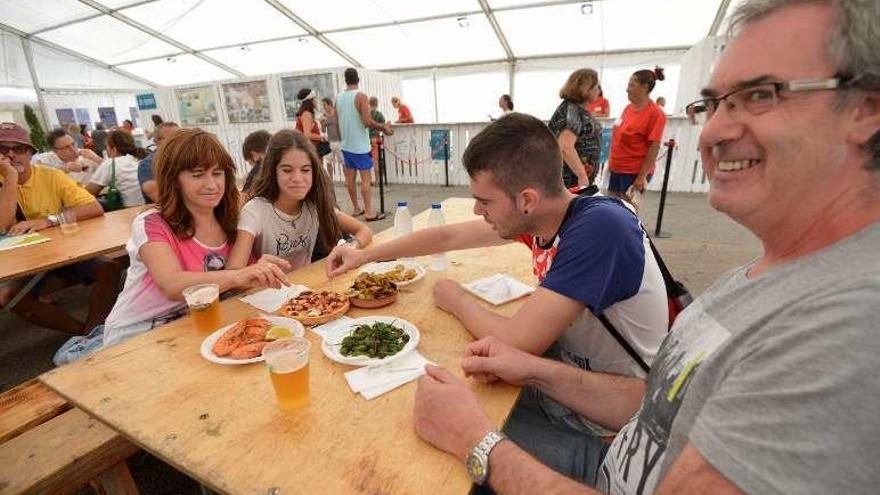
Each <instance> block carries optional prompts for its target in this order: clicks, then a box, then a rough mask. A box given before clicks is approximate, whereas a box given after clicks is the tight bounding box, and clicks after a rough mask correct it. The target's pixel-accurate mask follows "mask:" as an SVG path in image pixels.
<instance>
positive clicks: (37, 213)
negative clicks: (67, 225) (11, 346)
mask: <svg viewBox="0 0 880 495" xmlns="http://www.w3.org/2000/svg"><path fill="white" fill-rule="evenodd" d="M35 151H37V149H36V148H35V147H34V146H33V144H31V140H30V137H29V136H28V132H27V131H26V130H25V129H24V128H23V127H21V126H19V125H17V124H13V123H10V122H4V123H2V124H0V176H2V177H0V179H2V184H0V231H4V232H6V233H7V234H8V235H20V234H27V233H30V232H36V231H39V230H43V229H47V228H49V227H54V226H56V225H58V224H59V223H60V220H59V217H58V215H59V214H60V213H61V211H62V210H63V209H65V208H69V209H71V210H73V212H74V213H75V214H76V218H77V219H79V220H86V219H89V218H93V217H97V216H101V215H103V214H104V210H103V209H101V205H99V204H98V201H97V200H95V198H94V196H92V195H91V194H89V193H88V191H86V190H85V189H83V188H82V187H80V186H79V185H78V184H77V183H76V182H74V181H73V180H72V179H71V178H70V177H68V176H66V175H65V174H64V173H63V172H62V171H60V170H57V169H53V168H49V167H46V166H43V165H34V164H32V163H31V155H32V154H33V153H34V152H35ZM121 274H122V268H121V266H119V264H118V263H115V262H113V261H111V260H109V259H104V258H99V259H96V260H90V261H85V262H82V263H76V264H73V265H68V266H65V267H63V268H59V269H56V270H53V271H51V272H49V274H48V275H47V277H46V278H45V279H44V280H42V281H40V284H38V286H37V287H35V289H34V290H33V291H32V293H30V294H26V295H25V296H24V297H22V299H21V300H20V301H19V302H18V304H17V305H16V306H15V307H14V308H13V312H15V313H16V314H18V315H19V316H21V317H23V318H25V319H27V320H29V321H31V322H32V323H35V324H37V325H40V326H43V327H46V328H51V329H53V330H59V331H62V332H67V333H72V334H82V333H84V332H85V331H86V330H88V329H91V328H93V327H94V326H95V325H97V324H99V323H101V322H103V321H104V318H106V317H107V314H108V313H109V312H110V309H111V308H112V307H113V303H114V301H115V299H116V295H117V294H118V292H119V278H120V276H121ZM92 282H94V287H93V289H92V292H91V295H90V303H89V312H88V316H87V318H86V321H85V322H81V321H79V320H77V319H75V318H73V317H72V316H70V315H69V314H67V313H66V312H65V311H63V310H62V309H60V308H57V307H55V306H54V305H52V304H49V303H47V302H45V301H41V300H40V298H39V297H37V296H47V295H48V294H50V293H51V292H53V291H54V290H58V289H61V288H63V287H67V286H70V285H74V284H90V283H92ZM23 286H24V283H23V282H21V281H18V280H16V281H14V282H12V283H8V284H5V285H0V307H4V306H6V305H7V304H9V303H10V301H12V299H13V298H14V297H15V295H16V294H17V293H18V292H19V291H20V290H21V289H22V287H23Z"/></svg>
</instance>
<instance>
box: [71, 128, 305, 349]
mask: <svg viewBox="0 0 880 495" xmlns="http://www.w3.org/2000/svg"><path fill="white" fill-rule="evenodd" d="M155 167H156V181H157V183H158V188H159V199H158V201H157V202H156V205H155V207H154V208H148V209H146V210H144V212H143V213H141V214H140V215H138V216H137V217H135V219H134V222H133V223H132V232H131V239H129V241H128V243H127V244H126V246H125V248H126V250H127V251H128V257H129V259H130V260H131V265H130V266H129V268H128V272H127V273H126V279H125V287H124V288H123V289H122V293H121V294H120V295H119V298H118V299H117V300H116V304H114V306H113V309H112V310H111V311H110V315H109V316H108V317H107V320H106V322H105V324H104V325H98V326H97V327H95V328H94V329H93V330H92V331H91V333H89V335H87V336H82V337H73V338H72V339H70V340H68V341H67V342H66V343H65V344H64V345H63V346H62V347H61V349H59V350H58V352H57V353H56V354H55V359H54V361H55V364H58V365H61V364H64V363H68V362H72V361H75V360H77V359H80V358H82V357H83V356H85V355H87V354H89V353H90V352H92V351H94V350H96V349H98V348H100V347H101V346H102V345H103V346H111V345H115V344H118V343H120V342H122V341H124V340H126V339H128V338H131V337H133V336H135V335H138V334H141V333H143V332H147V331H149V330H152V329H153V328H155V327H157V326H159V325H162V324H164V323H166V322H168V321H171V320H173V319H175V318H178V317H180V316H181V315H183V314H184V313H185V311H186V304H185V302H184V298H183V294H182V292H183V290H184V289H185V288H187V287H190V286H193V285H198V284H217V285H219V286H220V291H221V292H223V291H225V290H227V289H232V288H238V287H267V286H268V287H274V288H279V287H281V286H282V285H289V283H288V282H287V280H286V277H285V275H284V272H283V271H282V270H281V269H280V268H279V267H278V266H277V265H274V264H271V263H257V264H254V265H251V266H248V267H246V268H240V269H237V270H231V269H229V267H228V263H227V260H228V258H229V252H230V249H231V244H232V241H234V239H235V235H236V225H237V223H238V205H239V204H240V200H239V193H238V189H236V187H235V164H234V163H233V161H232V158H231V157H230V156H229V154H228V153H226V150H225V149H224V148H223V145H222V144H220V141H218V140H217V138H216V137H215V136H214V135H213V134H209V133H207V132H205V131H202V130H201V129H181V130H179V131H177V132H176V133H174V135H173V136H172V137H171V138H169V139H168V141H167V142H166V143H165V146H164V147H163V148H162V150H161V151H159V153H158V154H157V155H156V161H155Z"/></svg>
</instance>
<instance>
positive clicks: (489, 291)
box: [462, 273, 535, 306]
mask: <svg viewBox="0 0 880 495" xmlns="http://www.w3.org/2000/svg"><path fill="white" fill-rule="evenodd" d="M462 287H464V289H465V290H466V291H468V292H470V293H471V294H473V295H475V296H477V297H479V298H480V299H483V300H485V301H487V302H489V303H490V304H494V305H495V306H498V305H500V304H504V303H508V302H510V301H513V300H515V299H519V298H520V297H523V296H525V295H528V294H531V293H532V292H535V288H534V287H532V286H530V285H527V284H524V283H522V282H520V281H519V280H517V279H515V278H513V277H511V276H510V275H507V274H505V273H498V274H495V275H492V276H489V277H486V278H481V279H478V280H474V281H473V282H468V283H466V284H462Z"/></svg>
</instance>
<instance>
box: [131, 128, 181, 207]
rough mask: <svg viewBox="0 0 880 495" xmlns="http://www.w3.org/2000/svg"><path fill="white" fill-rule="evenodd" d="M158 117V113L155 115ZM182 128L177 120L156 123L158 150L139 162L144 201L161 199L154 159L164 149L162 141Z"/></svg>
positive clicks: (139, 180) (154, 131)
mask: <svg viewBox="0 0 880 495" xmlns="http://www.w3.org/2000/svg"><path fill="white" fill-rule="evenodd" d="M153 117H158V115H153ZM177 129H180V126H179V125H177V124H176V123H175V122H161V119H160V122H159V123H158V124H156V128H155V129H154V130H153V142H154V143H156V151H154V152H152V153H150V155H149V156H147V157H146V158H144V159H143V160H141V161H140V163H138V172H137V177H138V184H140V185H141V194H143V195H144V201H145V202H147V203H155V202H156V200H157V199H159V188H158V186H156V179H155V178H154V172H153V161H154V160H155V159H156V153H158V152H159V150H160V149H162V143H164V142H165V141H167V140H168V138H169V137H171V135H172V134H174V131H176V130H177Z"/></svg>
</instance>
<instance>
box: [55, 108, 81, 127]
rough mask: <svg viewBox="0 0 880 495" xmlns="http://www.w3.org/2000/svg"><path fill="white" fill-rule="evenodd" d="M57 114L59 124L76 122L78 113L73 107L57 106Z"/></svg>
mask: <svg viewBox="0 0 880 495" xmlns="http://www.w3.org/2000/svg"><path fill="white" fill-rule="evenodd" d="M55 115H57V116H58V125H62V126H66V125H70V124H76V115H75V114H74V113H73V109H72V108H56V109H55Z"/></svg>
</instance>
